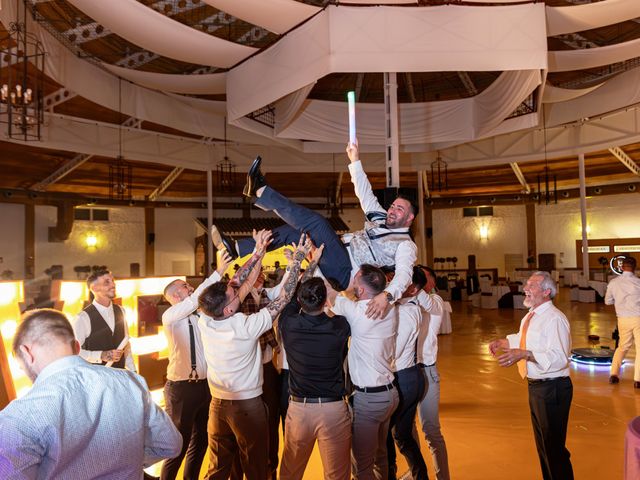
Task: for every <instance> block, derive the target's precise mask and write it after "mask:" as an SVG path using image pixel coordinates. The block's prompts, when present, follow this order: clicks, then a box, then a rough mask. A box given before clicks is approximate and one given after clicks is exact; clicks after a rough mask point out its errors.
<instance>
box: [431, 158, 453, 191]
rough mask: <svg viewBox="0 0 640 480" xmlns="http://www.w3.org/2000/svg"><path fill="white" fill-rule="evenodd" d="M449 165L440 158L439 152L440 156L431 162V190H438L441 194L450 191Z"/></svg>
mask: <svg viewBox="0 0 640 480" xmlns="http://www.w3.org/2000/svg"><path fill="white" fill-rule="evenodd" d="M447 170H448V165H447V162H445V161H444V160H442V157H441V156H440V152H438V156H437V157H436V159H435V160H434V161H433V162H431V186H430V188H431V190H432V191H435V190H438V191H439V192H441V191H442V190H443V189H444V190H448V189H449V175H448V171H447Z"/></svg>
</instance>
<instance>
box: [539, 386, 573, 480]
mask: <svg viewBox="0 0 640 480" xmlns="http://www.w3.org/2000/svg"><path fill="white" fill-rule="evenodd" d="M572 398H573V384H572V383H571V379H570V378H569V377H558V378H555V379H553V380H549V381H546V382H539V383H530V384H529V408H530V410H531V423H532V424H533V433H534V435H535V439H536V448H537V449H538V456H539V457H540V467H541V468H542V478H543V479H544V480H573V468H572V467H571V460H570V458H569V457H570V456H571V454H570V453H569V450H567V447H566V446H565V442H566V439H567V424H568V423H569V409H570V408H571V399H572Z"/></svg>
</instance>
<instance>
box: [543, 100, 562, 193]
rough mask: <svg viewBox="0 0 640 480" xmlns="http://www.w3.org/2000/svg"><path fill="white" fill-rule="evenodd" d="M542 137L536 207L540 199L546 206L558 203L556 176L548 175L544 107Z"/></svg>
mask: <svg viewBox="0 0 640 480" xmlns="http://www.w3.org/2000/svg"><path fill="white" fill-rule="evenodd" d="M542 135H543V142H544V171H543V175H542V176H540V175H538V205H540V204H541V203H542V198H543V197H544V201H545V204H546V205H549V204H550V203H551V200H553V203H558V179H557V177H556V175H550V170H549V159H548V158H547V124H546V121H545V117H544V105H543V107H542ZM552 181H553V190H551V182H552ZM542 184H544V190H541V186H542Z"/></svg>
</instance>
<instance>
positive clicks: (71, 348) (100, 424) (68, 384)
mask: <svg viewBox="0 0 640 480" xmlns="http://www.w3.org/2000/svg"><path fill="white" fill-rule="evenodd" d="M79 349H80V346H79V344H78V341H77V340H76V339H75V338H74V333H73V330H72V328H71V324H70V323H69V321H68V320H67V318H66V317H65V315H64V314H63V313H62V312H58V311H57V310H51V309H42V310H33V311H30V312H27V313H26V314H25V316H24V317H23V318H22V322H21V323H20V325H19V326H18V330H17V332H16V335H15V337H14V340H13V351H14V354H15V356H16V359H17V360H18V362H19V363H20V365H21V367H22V369H23V370H24V371H25V373H27V375H28V376H29V378H31V380H32V381H33V387H32V388H31V390H29V391H28V392H27V393H26V394H25V395H24V396H23V397H21V398H19V399H17V400H14V401H12V402H11V403H10V404H9V405H8V406H7V407H6V408H5V409H4V410H2V411H1V412H0V432H2V433H1V434H0V478H2V479H3V480H12V479H16V480H17V479H26V478H43V479H44V478H46V479H48V480H58V479H59V480H68V479H80V478H114V479H115V478H118V479H120V478H121V479H142V478H143V468H144V467H147V466H150V465H152V464H153V463H156V462H158V461H159V460H161V459H163V458H171V457H175V456H176V455H178V453H179V452H180V447H181V446H182V438H181V437H180V433H178V431H177V430H176V428H175V427H174V425H173V423H172V422H171V419H170V418H169V417H168V416H167V414H166V413H164V412H163V411H162V409H160V408H159V407H158V406H157V405H156V404H155V403H154V402H153V400H152V399H151V394H150V393H149V390H148V388H147V384H146V383H145V381H144V379H143V378H142V377H141V376H139V375H137V374H135V373H133V372H129V371H125V370H121V369H112V368H103V367H101V366H97V365H91V364H90V363H87V362H86V361H85V360H83V359H82V358H80V357H79V356H78V351H79Z"/></svg>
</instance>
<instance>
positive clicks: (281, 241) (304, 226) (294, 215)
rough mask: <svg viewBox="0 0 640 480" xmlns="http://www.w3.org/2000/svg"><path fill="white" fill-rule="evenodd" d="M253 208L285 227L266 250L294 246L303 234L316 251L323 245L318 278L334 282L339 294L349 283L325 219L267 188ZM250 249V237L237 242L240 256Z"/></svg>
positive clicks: (342, 252) (341, 248)
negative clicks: (272, 214)
mask: <svg viewBox="0 0 640 480" xmlns="http://www.w3.org/2000/svg"><path fill="white" fill-rule="evenodd" d="M255 204H256V206H257V207H260V208H262V209H263V210H270V211H273V212H275V213H276V215H278V216H279V217H280V218H281V219H282V220H284V221H285V222H286V223H287V225H283V226H282V227H278V228H276V229H274V230H273V242H272V243H271V245H270V246H269V250H275V249H277V248H280V247H283V246H285V245H291V243H294V242H298V240H300V234H302V233H307V234H309V236H310V237H311V240H312V241H313V243H314V244H315V245H316V246H317V247H319V246H320V245H322V244H324V253H323V254H322V257H321V258H320V263H319V265H318V266H319V267H320V271H321V272H322V274H323V275H324V276H325V277H326V278H328V279H332V280H335V281H337V282H338V283H339V284H340V286H341V288H342V289H343V290H344V289H346V288H347V287H348V286H349V280H350V279H351V260H349V253H348V252H347V248H346V247H345V245H344V244H343V243H342V240H341V239H340V237H339V236H338V234H337V233H336V232H335V230H334V229H333V228H332V227H331V224H330V223H329V221H328V220H327V219H326V218H324V217H323V216H322V215H320V214H319V213H317V212H314V211H313V210H309V209H308V208H306V207H303V206H300V205H298V204H297V203H295V202H292V201H291V200H289V199H288V198H286V197H284V196H283V195H281V194H280V193H278V192H276V191H275V190H274V189H273V188H271V187H268V186H267V187H265V189H264V191H263V192H262V195H261V196H260V197H258V199H257V200H256V202H255ZM254 247H255V242H254V241H253V238H251V237H248V238H243V239H240V240H238V253H239V254H240V256H245V255H248V254H250V253H251V252H252V251H253V248H254Z"/></svg>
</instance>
